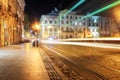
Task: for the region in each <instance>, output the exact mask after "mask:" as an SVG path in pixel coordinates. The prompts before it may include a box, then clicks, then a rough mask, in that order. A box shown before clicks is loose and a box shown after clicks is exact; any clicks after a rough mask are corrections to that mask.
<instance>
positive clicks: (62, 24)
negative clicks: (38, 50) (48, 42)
mask: <svg viewBox="0 0 120 80" xmlns="http://www.w3.org/2000/svg"><path fill="white" fill-rule="evenodd" d="M66 12H67V10H64V11H61V12H58V13H56V14H57V15H54V14H55V13H54V12H52V13H51V14H53V15H50V14H48V15H42V17H41V19H40V22H41V27H42V29H41V34H42V38H44V39H49V38H54V39H67V38H96V37H114V35H115V33H116V32H118V29H117V25H116V23H115V21H114V20H113V19H111V18H106V17H100V16H90V17H86V16H85V15H79V14H77V13H76V12H70V13H69V14H67V15H65V13H66Z"/></svg>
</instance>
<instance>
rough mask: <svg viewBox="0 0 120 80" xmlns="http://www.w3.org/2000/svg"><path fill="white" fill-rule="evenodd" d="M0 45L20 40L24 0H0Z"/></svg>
mask: <svg viewBox="0 0 120 80" xmlns="http://www.w3.org/2000/svg"><path fill="white" fill-rule="evenodd" d="M0 6H1V8H0V46H5V45H9V44H16V43H19V42H20V41H21V35H22V34H21V33H22V27H23V18H24V16H23V11H24V6H25V3H24V0H0Z"/></svg>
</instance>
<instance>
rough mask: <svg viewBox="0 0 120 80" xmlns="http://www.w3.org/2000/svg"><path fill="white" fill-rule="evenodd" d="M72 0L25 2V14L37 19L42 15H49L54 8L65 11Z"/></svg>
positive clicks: (31, 0) (32, 0) (30, 0)
mask: <svg viewBox="0 0 120 80" xmlns="http://www.w3.org/2000/svg"><path fill="white" fill-rule="evenodd" d="M72 1H73V0H25V3H26V7H25V13H27V14H28V15H29V16H32V18H33V17H34V18H37V19H39V18H40V16H41V15H42V14H47V13H50V12H51V10H53V9H54V8H55V7H56V8H58V9H59V10H63V9H65V8H66V7H67V6H68V5H69V4H70V3H71V2H72Z"/></svg>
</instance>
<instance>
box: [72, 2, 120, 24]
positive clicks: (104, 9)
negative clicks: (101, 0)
mask: <svg viewBox="0 0 120 80" xmlns="http://www.w3.org/2000/svg"><path fill="white" fill-rule="evenodd" d="M119 4H120V0H117V1H115V2H113V3H111V4H109V5H107V6H105V7H103V8H101V9H98V10H96V11H94V12H92V13H90V14H88V15H86V16H84V17H82V18H81V19H79V20H77V21H80V20H82V19H84V18H87V17H90V16H93V15H95V14H98V13H100V12H103V11H106V10H108V9H110V8H113V7H115V6H117V5H119ZM75 22H76V21H75ZM75 22H73V23H75Z"/></svg>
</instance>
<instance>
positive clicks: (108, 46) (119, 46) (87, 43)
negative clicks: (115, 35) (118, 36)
mask: <svg viewBox="0 0 120 80" xmlns="http://www.w3.org/2000/svg"><path fill="white" fill-rule="evenodd" d="M41 42H42V43H49V44H65V45H78V46H89V47H100V48H113V49H120V45H117V44H105V43H92V42H91V43H90V42H59V41H49V40H44V41H41Z"/></svg>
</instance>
